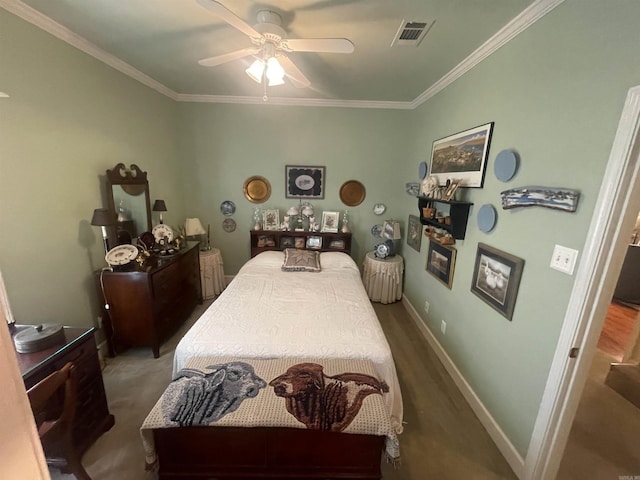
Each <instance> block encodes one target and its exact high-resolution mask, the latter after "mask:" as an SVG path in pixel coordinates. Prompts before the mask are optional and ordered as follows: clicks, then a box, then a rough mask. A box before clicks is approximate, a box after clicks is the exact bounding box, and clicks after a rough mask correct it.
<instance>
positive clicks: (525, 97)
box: [404, 0, 640, 456]
mask: <svg viewBox="0 0 640 480" xmlns="http://www.w3.org/2000/svg"><path fill="white" fill-rule="evenodd" d="M614 3H615V8H613V6H612V5H610V4H609V3H608V2H596V1H589V2H579V1H573V0H568V1H566V2H564V3H563V4H562V5H560V6H559V7H558V8H556V9H555V10H554V11H553V12H552V13H551V14H549V15H547V16H546V17H544V18H543V19H542V20H540V21H538V22H537V23H536V24H535V25H533V26H532V27H531V28H529V29H528V30H526V31H525V32H523V33H522V34H520V35H519V36H518V37H517V38H515V39H514V40H512V41H511V42H509V44H507V45H506V46H505V47H503V48H502V49H500V50H498V51H497V52H496V53H494V54H493V55H492V56H490V57H489V58H488V59H486V60H485V61H484V62H482V63H481V64H480V65H478V66H477V67H476V68H474V69H473V70H471V71H470V72H469V73H467V74H466V75H464V76H463V77H462V78H460V79H458V80H457V81H455V82H454V83H453V84H452V85H450V86H449V87H447V88H446V89H445V90H443V91H442V92H441V93H440V94H438V95H437V96H435V97H434V98H432V99H431V100H429V101H428V102H426V103H425V104H424V105H423V106H421V107H420V108H419V109H417V110H416V111H413V112H411V113H410V114H409V115H410V117H411V118H412V119H413V122H416V123H418V124H419V127H418V129H419V130H420V131H421V132H423V135H419V136H416V137H415V138H414V145H413V148H414V152H416V153H415V155H417V154H418V153H419V152H425V151H428V150H429V149H430V146H431V142H432V141H433V140H435V139H438V138H441V137H444V136H446V135H449V134H451V133H455V132H457V131H460V130H462V129H466V128H470V127H473V126H476V125H480V124H483V123H486V122H490V121H493V122H495V126H494V131H493V138H492V142H491V150H490V154H489V165H488V168H487V173H486V178H485V183H484V188H482V189H466V190H465V192H464V193H465V196H466V199H468V200H469V201H471V202H473V203H474V206H473V209H472V212H471V215H470V219H469V229H468V230H467V236H466V238H465V240H464V241H462V242H458V243H457V244H456V245H455V248H456V249H457V260H456V266H455V274H454V283H453V288H452V289H451V290H448V289H447V288H446V287H444V286H442V285H441V284H440V283H438V281H436V280H435V279H434V278H433V277H431V276H430V275H429V274H426V273H425V272H424V262H425V255H426V248H427V244H428V242H423V245H422V251H421V253H420V254H418V253H417V252H415V251H414V250H411V249H405V251H404V252H405V253H404V255H405V259H406V265H407V268H406V273H405V284H406V289H405V294H406V295H407V297H408V299H409V300H410V301H411V303H412V304H413V305H414V306H415V308H416V310H418V311H419V312H422V305H423V304H424V301H425V300H427V301H428V302H429V303H430V305H431V308H430V312H429V315H428V318H425V323H426V324H427V326H428V327H429V328H430V330H431V331H432V332H433V333H434V334H435V335H436V337H437V338H438V341H439V342H440V343H441V344H442V345H443V347H444V348H445V350H446V351H447V353H448V355H449V356H450V357H451V358H452V359H453V361H454V363H455V364H456V366H457V367H458V368H459V369H460V371H461V372H462V374H463V375H464V377H465V378H466V380H467V381H468V382H469V383H470V385H471V387H472V388H473V389H474V391H475V393H476V394H477V395H478V396H479V398H480V399H481V401H482V402H483V403H484V405H485V406H486V407H487V409H488V410H489V411H490V412H491V415H492V416H493V417H494V418H495V419H496V421H497V422H498V424H499V425H500V427H501V428H502V429H503V430H504V432H505V433H506V434H507V436H508V437H509V438H510V440H511V442H512V443H513V444H514V446H515V447H516V448H517V450H518V451H519V452H520V453H521V454H522V455H523V456H524V454H526V451H527V448H528V445H529V440H530V437H531V433H532V430H533V425H534V422H535V419H536V416H537V413H538V408H539V403H540V400H541V397H542V392H543V389H544V385H545V382H546V380H547V376H548V372H549V367H550V365H551V361H552V356H553V354H554V351H555V347H556V342H557V340H558V335H559V332H560V329H561V327H562V321H563V317H564V315H565V310H566V307H567V304H568V300H569V295H570V293H571V289H572V287H573V283H574V277H570V276H568V275H565V274H563V273H560V272H557V271H555V270H551V269H550V268H549V262H550V259H551V254H552V251H553V248H554V245H555V244H561V245H565V246H568V247H570V248H574V249H578V250H580V251H581V253H582V248H583V245H584V242H585V240H586V238H587V236H588V234H589V232H588V227H589V223H590V221H591V216H592V214H593V209H594V204H595V201H596V197H597V195H598V192H599V189H600V184H601V179H602V175H603V173H604V170H605V166H606V163H607V160H608V157H609V151H610V149H611V145H612V142H613V137H614V134H615V130H616V128H617V124H618V120H619V117H620V113H621V110H622V105H623V102H624V100H625V97H626V94H627V91H628V89H629V88H631V87H632V86H634V85H638V84H640V64H638V62H637V47H638V45H640V30H638V28H637V25H636V23H637V19H638V18H640V4H638V3H637V2H633V1H616V2H614ZM503 149H512V150H515V151H516V152H517V153H518V155H519V157H520V160H521V166H520V169H519V171H518V173H517V175H516V176H515V178H513V179H512V180H511V181H509V182H508V183H502V182H500V181H499V180H497V179H496V177H495V175H494V173H493V160H494V159H495V156H496V155H497V154H498V152H500V151H501V150H503ZM525 185H544V186H551V187H565V188H573V189H577V190H579V191H580V192H581V198H580V203H579V206H578V210H577V212H575V213H566V212H561V211H555V210H551V209H545V208H536V207H531V208H522V209H514V210H502V209H501V207H500V192H501V191H502V190H506V189H508V188H513V187H517V186H525ZM404 203H405V208H406V209H409V208H410V207H411V206H412V204H410V203H409V202H404ZM485 203H489V204H492V205H494V206H495V207H496V209H497V211H498V223H497V225H496V227H495V229H494V230H493V231H492V232H490V233H488V234H485V233H482V232H480V231H479V230H478V228H477V224H476V213H477V210H478V209H479V207H480V206H481V205H483V204H485ZM478 242H484V243H487V244H489V245H491V246H493V247H496V248H499V249H502V250H504V251H506V252H508V253H511V254H513V255H516V256H519V257H521V258H523V259H524V260H525V265H524V272H523V276H522V282H521V284H520V290H519V294H518V298H517V302H516V308H515V312H514V315H513V320H512V321H511V322H509V321H508V320H507V319H505V318H504V317H502V316H501V315H500V314H498V313H497V312H495V311H494V310H493V309H491V308H490V307H489V306H488V305H486V304H485V303H483V302H482V301H481V300H480V299H479V298H477V297H476V296H475V295H473V294H472V293H471V292H470V286H471V276H472V273H473V266H474V261H475V254H476V248H477V244H478ZM442 320H445V321H446V322H447V329H446V335H442V334H441V333H440V322H441V321H442Z"/></svg>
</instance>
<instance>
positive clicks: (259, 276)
mask: <svg viewBox="0 0 640 480" xmlns="http://www.w3.org/2000/svg"><path fill="white" fill-rule="evenodd" d="M283 261H284V254H283V253H282V252H276V251H271V252H263V253H261V254H259V255H258V256H256V257H255V258H252V259H251V260H249V261H248V262H247V263H246V264H245V265H244V266H243V267H242V268H241V269H240V271H239V272H238V275H236V277H235V278H234V280H233V281H232V282H231V283H230V284H229V286H228V287H227V288H226V290H224V291H223V292H222V294H221V295H220V297H218V298H217V299H216V300H215V301H214V302H213V303H212V304H211V306H210V307H209V308H208V309H207V310H206V311H205V312H204V313H203V314H202V316H201V317H200V319H198V321H197V322H196V323H195V324H194V325H193V327H192V328H191V329H190V330H189V331H188V332H187V334H186V335H185V336H184V337H183V338H182V340H181V341H180V343H179V344H178V346H177V348H176V351H175V357H174V361H173V372H174V374H175V373H176V372H177V371H178V370H180V369H181V368H183V367H184V366H185V364H186V363H187V361H188V360H189V359H191V358H194V357H207V356H223V355H226V356H231V355H233V356H237V357H244V358H264V359H268V358H281V357H314V358H364V359H368V360H370V361H371V362H372V363H373V364H374V366H375V368H376V372H377V374H378V375H379V377H380V379H381V380H384V381H385V382H386V383H387V385H388V386H389V392H388V393H386V394H385V395H384V396H385V401H386V404H387V407H388V408H389V412H390V415H391V424H392V425H393V427H394V428H395V430H396V432H397V433H400V432H401V431H402V397H401V394H400V386H399V383H398V377H397V374H396V369H395V364H394V362H393V357H392V356H391V349H390V348H389V344H388V343H387V339H386V338H385V336H384V332H383V331H382V327H381V326H380V323H379V322H378V318H377V316H376V314H375V311H374V310H373V307H372V306H371V302H370V301H369V298H368V296H367V294H366V291H365V289H364V286H363V284H362V280H361V279H360V271H359V270H358V267H357V265H356V264H355V262H354V261H353V260H352V259H351V257H350V256H348V255H346V254H344V253H338V252H326V253H322V254H321V258H320V262H321V267H322V271H321V272H319V273H316V272H283V271H281V269H280V267H281V266H282V263H283Z"/></svg>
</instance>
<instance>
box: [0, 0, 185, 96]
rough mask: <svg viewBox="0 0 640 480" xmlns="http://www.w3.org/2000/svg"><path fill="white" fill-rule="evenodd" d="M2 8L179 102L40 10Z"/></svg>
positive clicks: (8, 4) (13, 4)
mask: <svg viewBox="0 0 640 480" xmlns="http://www.w3.org/2000/svg"><path fill="white" fill-rule="evenodd" d="M0 7H2V8H4V9H5V10H7V11H8V12H11V13H13V14H14V15H16V16H18V17H20V18H22V19H23V20H25V21H27V22H29V23H31V24H33V25H35V26H36V27H38V28H40V29H42V30H44V31H45V32H47V33H50V34H51V35H53V36H54V37H56V38H59V39H60V40H62V41H63V42H66V43H68V44H69V45H71V46H73V47H76V48H77V49H78V50H81V51H83V52H84V53H86V54H88V55H91V56H92V57H94V58H95V59H97V60H100V61H101V62H103V63H105V64H107V65H109V66H110V67H112V68H115V69H116V70H118V71H119V72H121V73H124V74H125V75H127V76H128V77H131V78H133V79H134V80H137V81H139V82H140V83H142V84H143V85H146V86H147V87H149V88H152V89H153V90H156V91H157V92H160V93H161V94H163V95H166V96H167V97H169V98H171V99H173V100H177V98H178V94H177V93H176V92H174V91H173V90H171V89H170V88H168V87H166V86H164V85H163V84H161V83H160V82H158V81H156V80H154V79H153V78H151V77H150V76H149V75H147V74H145V73H142V72H141V71H140V70H137V69H136V68H134V67H132V66H131V65H129V64H128V63H126V62H124V61H122V60H120V59H119V58H118V57H115V56H114V55H111V54H110V53H108V52H105V51H104V50H102V49H101V48H100V47H98V46H96V45H94V44H93V43H91V42H89V41H88V40H87V39H86V38H84V37H81V36H80V35H78V34H77V33H74V32H72V31H71V30H69V29H68V28H67V27H64V26H62V25H60V24H59V23H57V22H55V21H53V20H52V19H51V18H49V17H47V16H46V15H43V14H42V13H40V12H39V11H38V10H36V9H34V8H32V7H30V6H29V5H27V4H25V3H22V2H20V1H18V0H0Z"/></svg>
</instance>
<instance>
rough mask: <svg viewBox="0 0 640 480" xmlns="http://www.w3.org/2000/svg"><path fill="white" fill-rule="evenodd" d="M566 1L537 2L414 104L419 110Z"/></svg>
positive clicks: (417, 98)
mask: <svg viewBox="0 0 640 480" xmlns="http://www.w3.org/2000/svg"><path fill="white" fill-rule="evenodd" d="M563 2H564V0H537V1H535V2H533V3H532V4H531V5H529V6H528V7H527V8H525V9H524V10H523V11H522V12H521V13H520V14H519V15H518V16H516V17H515V18H514V19H513V20H511V21H510V22H509V23H507V24H506V25H505V26H504V27H502V28H501V29H500V30H498V32H497V33H496V34H495V35H493V36H492V37H491V38H490V39H489V40H487V41H486V42H484V43H483V44H482V45H480V47H478V48H477V49H476V50H475V51H474V52H473V53H472V54H471V55H469V56H468V57H467V58H465V59H464V60H463V61H462V62H460V63H459V64H458V65H456V66H455V67H454V68H453V69H452V70H451V71H450V72H449V73H447V74H446V75H445V76H444V77H442V78H441V79H440V80H438V81H437V82H436V83H434V84H433V85H431V86H430V87H429V88H428V89H427V90H425V91H424V92H422V94H420V95H418V96H417V97H416V98H415V99H414V100H413V101H412V102H411V106H412V108H417V107H419V106H420V105H422V104H423V103H424V102H426V101H427V100H429V99H430V98H431V97H433V96H434V95H436V94H437V93H438V92H440V91H441V90H443V89H445V88H446V87H448V86H449V85H451V84H452V83H453V82H455V81H456V80H457V79H458V78H460V77H461V76H463V75H464V74H465V73H467V72H468V71H469V70H471V69H472V68H473V67H475V66H476V65H478V64H479V63H480V62H482V61H483V60H484V59H485V58H487V57H488V56H489V55H491V54H492V53H494V52H495V51H496V50H498V49H499V48H500V47H502V46H503V45H505V44H506V43H508V42H509V41H511V40H512V39H513V38H515V37H516V36H518V35H519V34H520V33H522V32H523V31H524V30H526V29H527V28H529V27H530V26H531V25H533V24H534V23H536V22H537V21H538V20H540V19H541V18H542V17H544V16H545V15H546V14H547V13H549V12H550V11H551V10H553V9H554V8H556V7H557V6H558V5H560V4H561V3H563Z"/></svg>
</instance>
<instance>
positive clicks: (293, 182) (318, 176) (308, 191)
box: [284, 165, 325, 199]
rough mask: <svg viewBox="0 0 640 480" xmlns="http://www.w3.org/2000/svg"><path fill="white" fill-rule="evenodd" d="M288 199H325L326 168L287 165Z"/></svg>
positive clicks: (285, 169) (285, 168) (286, 184)
mask: <svg viewBox="0 0 640 480" xmlns="http://www.w3.org/2000/svg"><path fill="white" fill-rule="evenodd" d="M284 171H285V179H284V183H285V186H286V192H285V193H286V194H285V196H286V198H314V199H323V198H324V177H325V167H315V166H308V165H286V166H285V167H284Z"/></svg>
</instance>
